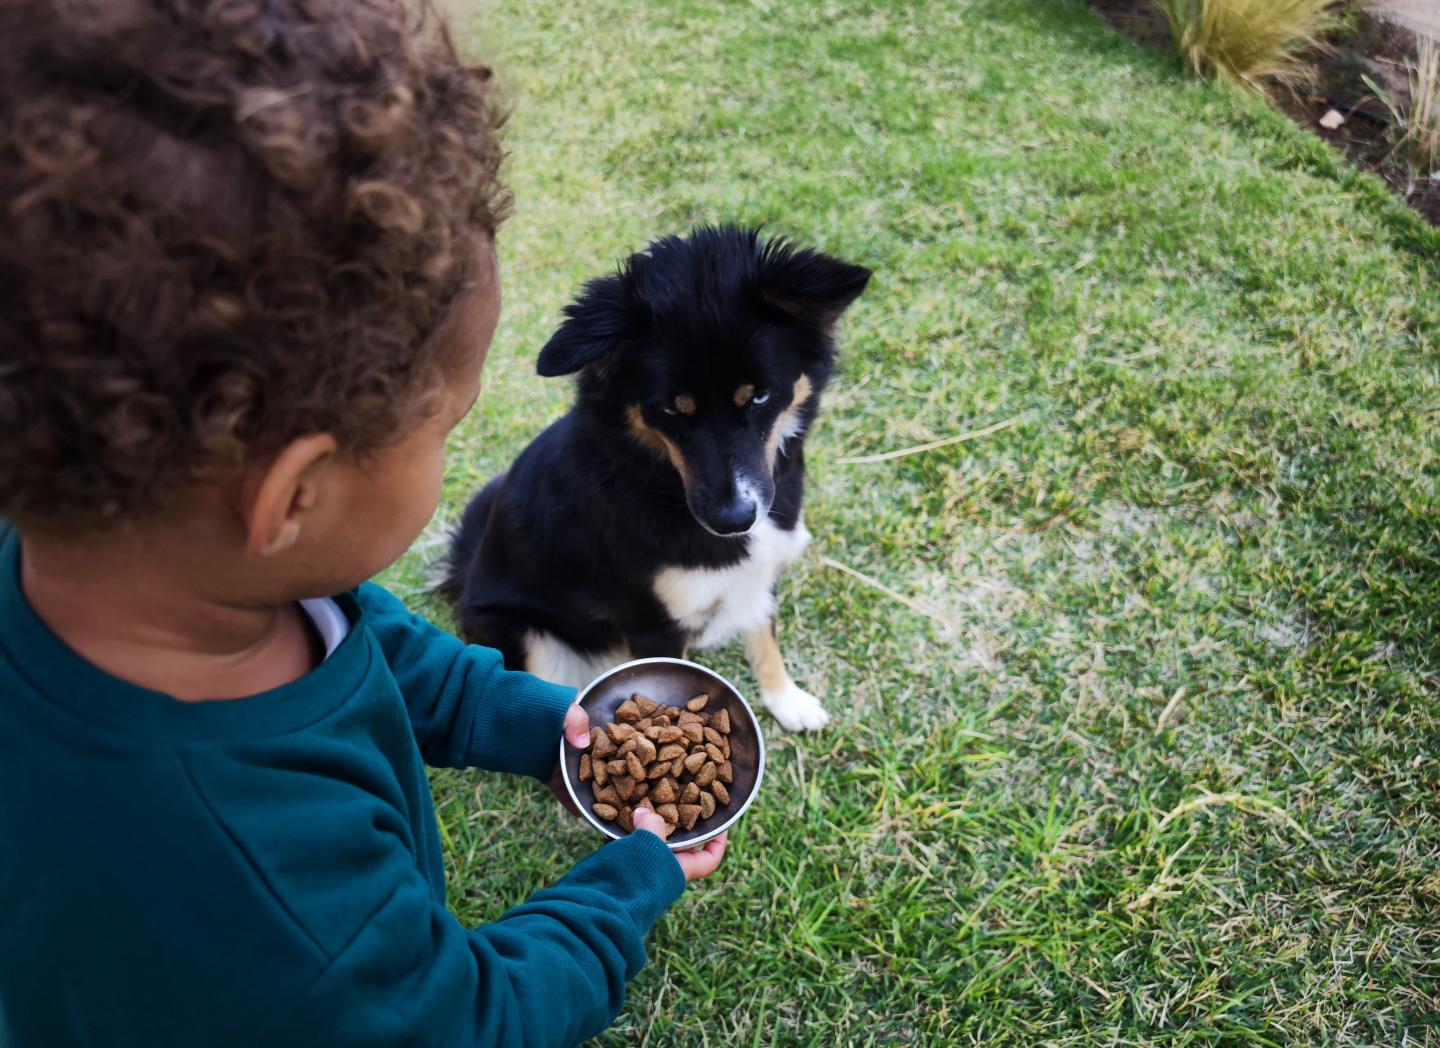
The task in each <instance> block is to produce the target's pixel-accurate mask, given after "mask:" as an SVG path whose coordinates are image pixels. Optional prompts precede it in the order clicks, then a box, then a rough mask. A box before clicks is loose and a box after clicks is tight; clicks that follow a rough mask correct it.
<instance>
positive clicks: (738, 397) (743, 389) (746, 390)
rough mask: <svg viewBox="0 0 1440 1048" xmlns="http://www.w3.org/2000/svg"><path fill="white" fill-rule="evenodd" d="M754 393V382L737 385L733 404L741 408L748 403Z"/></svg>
mask: <svg viewBox="0 0 1440 1048" xmlns="http://www.w3.org/2000/svg"><path fill="white" fill-rule="evenodd" d="M754 395H755V385H754V383H751V382H747V383H745V385H743V386H739V387H737V388H736V390H735V406H736V407H737V408H743V407H744V406H745V405H746V404H748V403H750V398H751V397H753V396H754Z"/></svg>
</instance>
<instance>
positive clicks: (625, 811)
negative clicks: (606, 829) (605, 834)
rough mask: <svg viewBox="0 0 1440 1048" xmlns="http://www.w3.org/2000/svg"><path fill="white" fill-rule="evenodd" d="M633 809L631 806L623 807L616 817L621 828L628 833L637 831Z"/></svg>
mask: <svg viewBox="0 0 1440 1048" xmlns="http://www.w3.org/2000/svg"><path fill="white" fill-rule="evenodd" d="M631 811H633V809H632V808H629V807H625V808H621V809H620V814H619V815H618V816H617V817H616V819H615V821H616V823H618V824H619V826H620V828H621V829H622V830H624V831H625V832H626V833H634V832H635V820H634V818H632V817H631V814H630V813H631Z"/></svg>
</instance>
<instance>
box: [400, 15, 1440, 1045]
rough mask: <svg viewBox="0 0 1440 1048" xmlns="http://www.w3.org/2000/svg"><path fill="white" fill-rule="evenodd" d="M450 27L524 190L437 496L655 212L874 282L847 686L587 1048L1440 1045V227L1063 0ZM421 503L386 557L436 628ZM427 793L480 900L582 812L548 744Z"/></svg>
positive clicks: (642, 236)
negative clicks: (582, 297) (418, 515)
mask: <svg viewBox="0 0 1440 1048" xmlns="http://www.w3.org/2000/svg"><path fill="white" fill-rule="evenodd" d="M464 35H465V38H466V40H467V46H469V47H470V48H471V49H472V50H473V51H475V52H476V53H479V54H484V55H487V56H490V57H492V58H493V59H495V60H496V61H497V62H498V64H499V67H500V69H501V72H502V74H503V75H504V77H505V80H506V82H507V83H508V84H509V85H510V86H511V88H512V90H513V95H514V117H513V121H512V124H511V127H510V132H509V136H510V137H509V144H510V147H511V149H512V150H513V162H512V166H511V177H512V180H513V184H514V188H515V190H516V194H517V197H518V201H519V203H518V208H517V212H516V215H515V218H514V220H513V222H512V223H511V224H510V225H509V226H508V227H507V228H506V229H505V231H504V234H503V237H502V245H501V246H502V256H503V263H504V269H505V279H506V296H507V302H506V307H505V315H504V319H503V321H502V323H501V327H500V331H499V335H498V338H497V342H496V345H495V349H494V351H493V352H492V357H491V364H490V366H489V371H488V382H489V388H488V392H487V394H486V395H485V397H484V399H483V401H482V403H481V406H480V407H479V408H478V409H477V410H476V412H475V413H474V414H473V416H472V417H471V419H470V420H469V421H468V422H467V423H466V424H465V425H464V426H463V427H462V429H461V430H460V431H459V432H458V433H457V435H456V437H455V440H454V445H453V455H452V460H451V465H450V469H451V475H450V477H449V480H448V484H447V489H446V501H445V504H444V509H443V511H442V513H443V515H448V516H449V517H450V518H453V516H454V515H455V514H456V513H458V511H459V509H460V507H461V506H462V505H463V502H464V500H465V499H466V498H467V496H468V495H469V493H470V492H471V491H472V490H474V488H475V487H476V486H477V485H478V484H479V483H480V481H481V480H482V479H483V478H485V477H487V476H488V475H490V474H491V473H492V472H493V471H494V470H496V469H498V468H501V467H503V465H504V464H505V463H506V462H507V461H508V460H509V458H510V457H511V456H512V455H513V454H514V453H515V452H516V451H518V449H519V448H520V447H522V446H523V444H524V443H525V442H526V441H527V440H528V439H529V438H530V437H531V436H533V435H534V434H535V433H536V432H538V430H539V429H540V428H541V426H542V425H543V424H544V423H545V422H546V421H548V420H549V419H550V418H552V417H554V416H555V415H556V414H557V413H559V412H560V411H562V410H563V408H564V405H565V404H566V401H567V398H568V395H569V391H568V388H567V387H566V386H565V384H564V383H560V382H547V381H542V380H540V379H537V378H536V377H535V376H534V374H533V361H534V357H535V355H536V353H537V352H538V349H539V347H540V346H541V344H542V343H543V342H544V340H545V338H546V337H547V335H548V333H549V332H550V331H551V330H552V328H553V326H554V325H555V324H556V322H557V319H558V316H559V309H560V307H561V306H562V305H563V304H564V303H565V302H566V301H567V300H568V298H569V296H571V295H572V294H573V292H574V291H575V289H576V287H577V285H578V283H579V282H580V281H581V280H583V279H584V278H587V277H589V276H592V275H596V274H600V273H603V272H605V271H606V270H608V269H610V268H611V267H612V266H613V265H614V263H615V261H616V260H617V259H618V258H619V257H621V256H622V255H624V254H626V253H628V252H629V251H631V250H633V249H635V248H637V247H639V246H640V245H642V244H643V243H644V242H645V241H646V240H648V239H649V238H650V237H651V236H653V235H655V234H659V233H664V232H673V231H678V230H684V229H686V228H688V227H690V226H691V225H693V224H695V223H699V222H704V221H719V220H729V219H736V220H741V221H747V222H765V223H767V224H768V226H769V228H770V229H771V230H773V231H776V232H783V233H788V234H791V235H793V236H794V237H796V238H797V239H799V240H800V241H802V242H804V243H807V244H818V245H820V246H822V247H824V248H825V249H827V250H831V251H834V252H836V253H838V254H840V255H842V256H843V257H846V258H849V259H853V260H856V261H860V262H863V263H865V264H867V265H870V266H872V267H874V269H875V270H876V273H877V276H876V279H875V281H874V282H873V283H872V285H871V288H870V290H869V291H867V293H866V295H865V297H864V298H863V299H862V300H861V302H860V303H859V304H858V306H857V307H856V308H855V310H854V311H853V313H852V314H851V316H850V317H848V318H847V320H846V321H845V324H844V327H843V334H844V350H843V352H844V373H843V376H842V377H841V378H840V380H839V382H838V383H837V385H836V387H835V389H834V392H833V394H832V395H831V396H830V397H829V399H828V408H827V412H826V414H825V416H824V417H823V418H822V420H821V424H820V425H819V427H818V429H817V431H816V432H815V433H814V434H813V437H812V439H811V441H810V444H809V447H810V449H811V450H810V454H809V461H810V464H811V476H812V484H811V489H810V494H809V503H808V510H807V514H808V518H809V522H810V526H811V528H812V530H813V531H814V532H815V534H816V536H817V541H816V543H815V545H814V546H813V547H812V550H811V552H810V554H809V555H808V556H807V558H806V559H805V560H804V561H803V562H802V563H801V564H800V565H798V566H797V568H796V569H795V570H794V571H793V572H792V574H791V575H790V576H789V577H788V579H787V580H786V581H785V583H784V584H783V613H782V626H781V628H782V634H783V638H784V643H785V648H786V650H787V652H788V653H789V657H790V660H791V666H792V670H793V671H794V672H795V674H796V676H797V678H798V679H799V680H800V681H801V682H802V684H803V685H805V686H807V687H808V688H809V689H811V690H812V691H814V692H815V693H817V694H819V695H821V696H823V697H825V698H826V699H827V700H828V702H829V704H830V706H831V708H832V710H834V711H835V713H836V714H837V716H836V718H835V722H834V724H833V726H832V727H831V728H830V729H829V730H827V731H826V732H824V733H822V734H819V735H814V736H805V737H794V736H785V735H783V734H781V733H780V732H779V731H778V730H775V729H774V725H773V722H768V723H769V726H770V728H771V729H772V730H771V732H770V735H769V741H770V743H771V745H772V751H771V752H772V763H771V765H770V775H769V777H768V778H767V781H766V789H765V790H764V793H763V795H762V796H761V797H760V798H759V800H758V801H757V803H756V805H755V806H754V808H753V809H752V810H751V812H750V813H749V815H748V816H747V818H746V819H745V821H744V822H743V824H742V826H741V828H740V829H739V831H738V832H737V833H735V834H734V837H733V840H732V845H731V852H730V855H729V858H728V859H727V860H726V864H725V866H724V868H723V871H722V874H721V875H718V876H717V877H715V878H713V879H712V880H711V881H708V882H706V883H704V884H702V885H700V886H697V887H696V888H695V889H694V890H692V891H690V892H689V893H687V896H686V898H685V899H684V900H683V901H682V902H681V903H680V904H679V905H678V906H677V907H676V908H675V909H674V910H673V911H672V912H671V913H670V915H669V916H668V917H667V918H666V919H665V920H664V922H663V923H662V924H661V925H660V927H659V928H658V930H657V932H656V934H655V936H654V940H653V944H652V963H651V964H650V965H649V966H648V967H647V968H646V969H645V971H644V972H643V973H642V974H641V975H640V976H639V978H637V979H636V980H635V981H634V983H633V984H632V985H631V987H630V996H629V1003H628V1004H627V1006H626V1008H625V1010H624V1012H623V1013H622V1014H621V1016H620V1017H619V1019H618V1020H617V1022H616V1024H615V1026H614V1027H613V1028H612V1030H611V1031H610V1032H609V1033H607V1034H606V1035H604V1036H603V1037H602V1038H600V1043H603V1044H606V1045H623V1044H645V1045H651V1046H657V1045H727V1046H728V1045H772V1044H786V1045H790V1044H798V1045H817V1046H828V1045H866V1044H929V1045H955V1044H967V1043H977V1044H978V1043H984V1044H995V1045H1011V1044H1037V1045H1038V1044H1045V1045H1079V1044H1105V1045H1140V1044H1164V1045H1188V1044H1198V1045H1238V1044H1260V1045H1278V1044H1306V1045H1329V1044H1346V1045H1362V1044H1363V1045H1372V1044H1375V1045H1420V1044H1436V1043H1440V1037H1437V1034H1436V1025H1435V1024H1436V1023H1437V1022H1440V821H1437V820H1440V350H1437V337H1436V336H1437V330H1440V295H1437V275H1440V270H1437V264H1436V258H1437V255H1436V253H1435V252H1436V248H1437V244H1440V240H1437V238H1436V236H1435V235H1434V233H1433V232H1432V231H1430V230H1428V229H1426V228H1424V227H1422V226H1421V225H1420V224H1419V223H1418V222H1417V221H1416V220H1415V219H1414V218H1413V217H1412V216H1411V215H1410V214H1409V213H1408V212H1407V211H1405V210H1404V208H1403V207H1402V206H1401V205H1400V204H1398V203H1397V202H1395V201H1394V200H1393V199H1392V198H1391V197H1390V196H1389V195H1388V194H1387V192H1386V191H1385V190H1384V189H1383V188H1382V187H1381V186H1380V185H1379V183H1378V182H1376V181H1374V180H1372V179H1371V178H1370V177H1369V176H1363V175H1357V174H1354V173H1352V172H1351V171H1350V169H1349V168H1348V167H1347V166H1346V165H1345V164H1344V162H1343V161H1342V160H1341V159H1339V158H1338V157H1337V156H1335V155H1333V154H1331V153H1329V152H1327V151H1326V149H1325V147H1323V146H1322V145H1321V144H1319V143H1318V142H1316V141H1314V140H1312V139H1310V138H1309V137H1307V136H1305V135H1304V134H1303V133H1301V132H1299V131H1297V130H1296V129H1294V128H1293V127H1292V126H1291V125H1290V124H1289V123H1287V122H1286V121H1285V120H1284V119H1283V118H1281V117H1280V116H1278V115H1276V114H1274V113H1273V112H1271V111H1269V110H1268V109H1266V108H1265V106H1264V105H1263V103H1261V102H1258V101H1256V100H1251V99H1244V98H1237V97H1235V96H1234V93H1233V92H1224V91H1219V90H1216V89H1215V88H1213V87H1210V86H1206V85H1204V84H1199V83H1195V82H1192V81H1190V80H1189V79H1188V78H1187V77H1186V76H1185V75H1184V74H1183V73H1182V72H1181V71H1180V70H1179V68H1178V66H1177V64H1176V63H1175V62H1174V61H1173V59H1169V58H1167V57H1163V56H1158V55H1154V54H1151V53H1147V52H1145V51H1142V50H1141V49H1139V48H1138V47H1136V46H1134V45H1132V44H1130V43H1129V42H1127V41H1125V40H1122V39H1120V38H1118V37H1116V36H1114V35H1112V34H1110V33H1109V32H1107V31H1106V30H1105V29H1104V28H1103V27H1102V26H1101V25H1100V23H1099V22H1098V21H1097V20H1096V18H1095V17H1094V16H1093V15H1092V14H1091V13H1090V12H1089V11H1088V10H1087V9H1086V8H1085V7H1084V6H1083V5H1082V4H1081V3H1079V2H1078V0H969V2H966V0H916V2H911V3H904V2H899V0H896V2H893V3H888V4H886V3H865V2H861V0H846V2H840V0H822V2H815V3H782V2H780V0H764V2H762V0H752V2H749V3H745V2H739V0H728V2H720V0H713V2H695V0H666V2H660V0H652V2H648V3H645V2H638V0H629V2H626V3H619V2H615V0H591V2H587V3H583V4H573V3H559V2H554V0H544V2H532V3H520V2H518V0H504V2H501V3H498V4H496V5H495V6H494V7H493V8H491V9H488V10H487V13H486V15H485V23H484V25H479V26H470V27H468V28H467V29H466V31H465V34H464ZM1013 418H1018V419H1019V421H1018V422H1017V423H1015V424H1014V425H1012V426H1010V427H1009V428H1005V429H1001V430H999V431H997V432H995V433H993V434H992V435H990V436H988V437H984V438H981V439H977V440H974V441H970V442H966V443H960V444H956V445H953V446H951V447H947V448H943V449H940V450H936V451H932V452H929V453H925V454H916V455H911V456H906V457H902V458H899V459H895V460H892V461H888V462H883V463H876V464H868V465H865V464H860V465H847V464H844V463H842V462H841V461H840V460H841V459H842V458H844V457H846V456H856V455H864V454H868V453H873V452H877V451H885V450H890V449H896V448H902V447H906V446H910V445H915V444H919V443H922V442H925V441H929V440H933V439H938V438H943V437H945V436H949V435H953V434H958V433H962V432H965V431H968V430H972V429H977V428H980V427H983V426H987V425H989V424H992V423H995V422H1001V421H1005V420H1008V419H1013ZM438 534H439V528H438V526H437V528H436V529H435V531H434V532H433V533H432V535H431V536H430V537H429V538H430V540H437V537H438ZM435 544H436V543H435V541H426V542H422V543H420V544H419V545H418V546H417V549H416V550H415V551H413V552H412V554H411V555H410V556H409V557H407V559H406V560H405V561H404V562H403V563H402V564H401V565H400V566H399V567H398V568H397V569H396V570H395V571H394V572H392V573H391V574H390V575H389V576H388V581H390V582H391V584H392V585H394V586H395V587H396V588H397V589H398V590H399V591H400V592H402V593H403V594H405V595H406V596H407V597H408V598H409V599H410V600H411V601H412V603H414V604H416V605H417V606H420V607H423V608H425V609H426V610H427V611H429V612H430V613H432V614H433V615H435V616H436V617H437V618H440V619H443V618H444V616H445V611H444V609H443V608H442V607H440V606H439V605H438V604H436V603H435V602H434V601H433V600H430V599H429V598H427V597H426V596H425V595H424V594H423V592H422V589H421V584H420V573H421V569H422V566H423V564H424V562H425V560H426V559H427V558H428V557H429V556H431V555H433V553H434V551H435ZM823 558H830V559H832V560H834V561H837V562H839V563H842V564H844V565H847V566H849V567H852V568H854V569H856V570H858V571H861V572H864V573H865V574H867V575H869V576H871V577H873V578H874V579H876V580H879V581H880V582H882V583H883V584H884V585H886V586H888V587H890V588H891V589H892V590H894V591H896V592H898V593H900V594H902V595H904V596H905V597H906V598H907V600H908V601H909V602H910V604H909V605H907V604H904V603H901V602H899V601H896V600H894V599H892V598H891V597H889V596H887V595H885V594H884V593H882V592H880V591H879V590H877V589H876V588H874V587H872V586H870V585H868V584H866V583H864V582H862V581H860V580H858V579H857V578H855V577H854V576H852V575H849V574H846V573H844V572H842V571H839V570H836V569H834V568H833V567H830V566H827V564H826V562H825V560H824V559H823ZM702 657H704V658H706V659H707V660H708V661H710V662H712V664H714V665H716V666H717V667H718V668H719V669H721V670H722V672H725V673H726V674H727V675H733V677H734V678H735V679H736V680H737V681H739V682H742V686H743V684H745V683H749V684H750V686H752V687H753V683H751V682H750V678H749V674H748V671H747V670H746V669H745V668H744V660H743V655H742V653H741V652H740V650H739V648H738V646H734V647H730V648H725V649H722V650H720V651H717V652H713V653H707V654H705V655H704V656H702ZM435 793H436V799H437V803H438V808H439V815H440V818H441V820H442V822H443V824H444V826H445V829H446V832H447V834H448V837H449V840H450V842H451V845H452V846H451V847H450V849H449V861H450V870H449V874H450V886H451V902H452V904H453V906H454V908H455V909H456V911H457V912H458V913H459V914H460V915H461V917H462V918H464V919H465V920H467V921H471V922H480V921H484V920H487V919H492V918H494V917H495V916H497V915H498V914H499V913H501V912H502V911H503V910H504V909H505V908H506V907H508V906H510V905H512V904H514V903H516V902H518V901H520V900H521V899H523V898H524V897H525V896H526V895H527V894H529V893H530V892H531V891H533V890H534V889H536V888H537V887H539V886H541V885H543V884H546V883H548V882H550V881H553V880H554V879H555V878H557V877H559V876H560V875H561V874H562V873H563V872H564V871H565V870H566V869H567V868H568V867H569V866H570V865H571V864H573V863H574V862H575V861H576V860H578V859H579V858H581V857H582V856H584V855H585V854H587V853H588V852H589V851H590V850H591V849H592V848H594V847H595V845H596V838H595V836H594V835H593V834H592V832H591V831H589V830H588V829H587V828H586V827H584V826H583V825H581V824H580V823H579V822H578V821H576V820H573V819H571V818H569V817H567V816H565V815H564V814H563V813H562V812H561V811H560V809H559V808H558V806H556V805H555V804H554V803H553V801H551V800H550V799H549V797H548V795H547V794H546V793H544V791H543V790H541V789H540V788H539V787H538V786H534V785H533V784H526V783H522V782H515V781H509V780H504V779H501V778H498V777H495V776H490V775H486V774H482V773H467V774H449V773H446V774H438V775H436V777H435Z"/></svg>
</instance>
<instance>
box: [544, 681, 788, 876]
mask: <svg viewBox="0 0 1440 1048" xmlns="http://www.w3.org/2000/svg"><path fill="white" fill-rule="evenodd" d="M702 691H703V692H705V693H707V694H708V695H709V696H710V704H709V705H708V706H706V707H705V709H706V711H707V712H713V711H715V710H720V709H726V710H729V711H730V766H731V770H732V771H733V773H734V781H733V782H731V783H730V784H729V787H730V803H729V805H727V806H726V807H725V808H723V809H719V810H717V811H716V812H715V814H714V815H712V816H710V817H709V818H708V819H701V820H700V821H699V822H697V823H696V824H695V827H694V829H691V830H689V831H685V830H681V829H680V828H679V827H676V829H675V832H673V833H672V834H670V839H669V840H668V841H666V843H667V844H669V845H670V848H671V850H672V851H684V850H685V849H687V848H694V847H696V846H697V845H700V844H704V843H705V842H706V841H708V840H709V839H710V838H711V837H714V836H716V835H717V834H719V833H723V832H724V831H725V830H727V829H729V828H730V827H731V826H733V825H735V823H736V822H737V821H738V820H739V818H740V816H742V815H744V814H745V809H747V808H749V807H750V802H751V801H753V800H754V799H755V794H756V793H758V792H759V790H760V780H761V779H762V778H764V777H765V739H764V737H763V736H762V735H761V734H760V722H759V721H758V720H757V719H756V717H755V711H754V710H752V709H751V708H750V704H749V703H748V702H746V701H745V698H744V696H742V695H741V694H740V692H739V690H738V689H737V688H736V687H735V685H733V684H731V683H730V682H729V681H728V680H726V679H725V678H724V677H722V676H720V674H718V673H716V672H714V671H713V670H708V669H706V668H705V667H704V666H700V665H697V664H696V663H693V662H687V661H686V660H684V659H663V658H655V659H636V660H635V661H634V662H627V663H625V664H624V665H622V666H616V667H615V668H614V669H613V670H610V671H608V672H606V673H602V674H601V675H600V676H599V677H596V678H595V679H594V680H593V681H591V682H590V683H589V684H587V685H586V686H585V688H584V689H583V690H582V691H581V692H580V696H579V699H578V701H579V703H580V705H581V707H582V708H583V709H584V710H585V712H586V713H587V714H589V715H590V726H591V727H592V728H598V727H601V726H603V725H606V724H609V723H610V722H612V721H613V720H614V719H615V710H616V708H617V707H619V705H620V704H621V703H622V702H624V701H625V700H626V699H628V698H630V696H632V695H634V694H635V693H636V692H639V693H640V694H642V695H645V696H648V697H649V698H651V699H653V700H655V701H656V702H658V703H661V704H662V705H681V706H683V705H684V703H685V701H686V700H687V699H692V698H694V697H695V696H696V695H698V694H700V693H701V692H702ZM584 752H585V751H584V750H577V749H576V748H575V747H574V746H571V745H570V743H569V742H567V741H566V740H565V739H563V738H562V739H561V740H560V777H561V778H562V779H563V780H564V782H565V789H566V790H567V791H568V792H569V794H570V799H571V800H573V801H574V802H575V807H576V808H578V809H579V810H580V814H581V815H582V816H583V817H584V818H585V820H586V821H587V822H589V823H590V825H592V826H594V827H595V828H596V829H597V830H599V831H600V832H601V833H603V834H605V836H607V837H611V838H614V839H616V840H619V839H620V838H621V837H624V836H625V831H624V830H622V829H621V828H620V827H619V826H616V825H615V824H614V823H608V822H604V821H603V820H601V819H600V817H599V816H597V815H596V814H595V813H594V812H592V811H591V810H590V806H591V805H592V804H594V803H595V791H594V789H593V787H592V785H591V783H588V782H581V781H580V755H581V754H582V753H584Z"/></svg>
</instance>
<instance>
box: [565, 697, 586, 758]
mask: <svg viewBox="0 0 1440 1048" xmlns="http://www.w3.org/2000/svg"><path fill="white" fill-rule="evenodd" d="M565 738H566V739H568V740H569V742H570V745H571V746H574V747H575V748H576V749H577V750H583V749H584V748H585V747H586V746H589V745H590V714H588V713H586V712H585V711H584V710H583V709H581V708H580V706H579V705H578V704H577V705H574V706H571V707H570V709H569V710H567V711H566V713H565Z"/></svg>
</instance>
